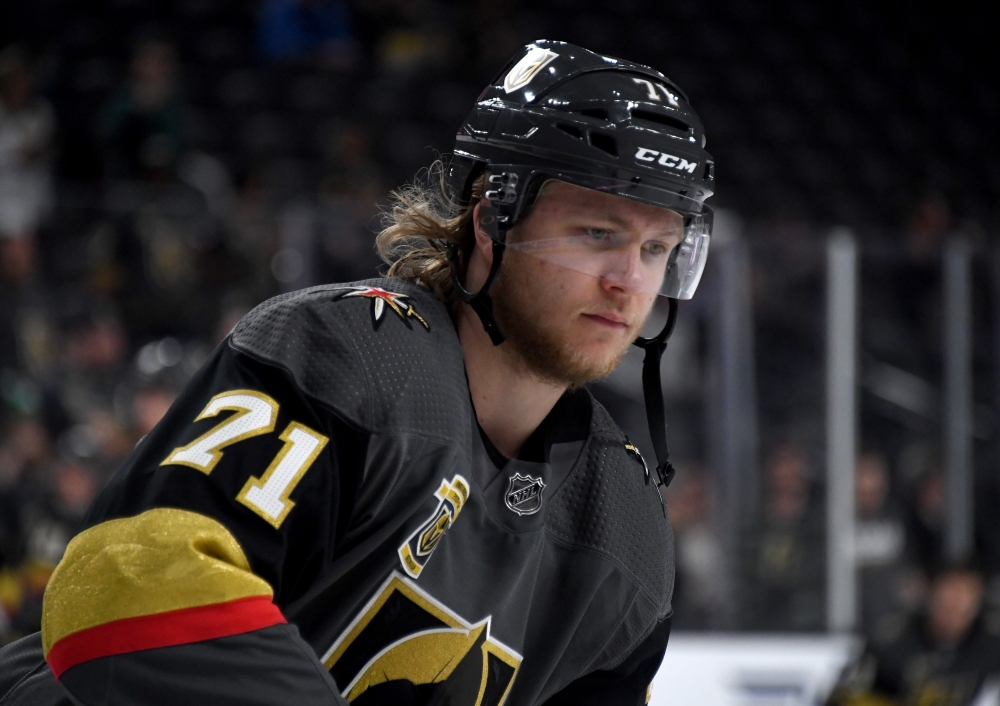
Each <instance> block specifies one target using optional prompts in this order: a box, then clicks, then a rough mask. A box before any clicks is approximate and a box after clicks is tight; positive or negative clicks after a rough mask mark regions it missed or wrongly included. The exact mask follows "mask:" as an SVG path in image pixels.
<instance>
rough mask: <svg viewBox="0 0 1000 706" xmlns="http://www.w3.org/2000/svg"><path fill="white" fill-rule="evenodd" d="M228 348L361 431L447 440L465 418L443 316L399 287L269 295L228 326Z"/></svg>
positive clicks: (417, 290)
mask: <svg viewBox="0 0 1000 706" xmlns="http://www.w3.org/2000/svg"><path fill="white" fill-rule="evenodd" d="M231 342H232V343H231V344H232V345H233V346H234V347H235V348H236V349H237V350H239V351H241V352H243V353H246V354H248V355H251V356H253V357H255V358H257V359H260V360H262V361H264V362H266V363H269V364H271V365H275V366H278V367H281V368H283V369H285V370H286V371H288V373H290V374H291V376H292V378H293V379H294V380H295V382H296V384H297V386H298V387H299V388H300V389H301V390H302V392H303V393H305V394H306V395H308V396H309V397H311V398H313V399H315V400H317V401H318V402H320V403H321V404H323V405H324V406H326V407H328V408H332V409H333V410H335V411H336V412H337V413H338V414H340V415H342V416H343V417H345V418H346V419H347V420H348V421H350V422H352V423H354V424H356V425H358V426H360V427H362V428H364V429H368V430H379V431H381V432H383V433H384V432H387V431H396V432H403V433H413V434H421V435H428V436H436V437H440V438H445V439H447V438H453V435H454V432H455V429H463V430H464V429H465V428H466V427H467V426H468V420H469V419H471V416H470V415H471V413H472V412H471V403H470V401H469V388H468V384H467V382H466V378H465V367H464V360H463V357H462V349H461V346H460V345H459V341H458V334H457V332H456V331H455V326H454V324H453V323H452V320H451V317H450V316H449V314H448V310H447V308H446V307H445V305H444V304H443V303H441V302H440V301H439V300H438V299H437V298H436V297H435V296H434V294H433V293H431V292H430V291H428V290H427V289H425V288H423V287H420V286H418V285H417V284H415V283H413V282H409V281H407V280H402V279H381V278H379V279H370V280H364V281H362V282H351V283H347V284H329V285H321V286H319V287H312V288H309V289H303V290H300V291H297V292H291V293H289V294H283V295H280V296H277V297H274V298H273V299H269V300H267V301H266V302H264V303H263V304H260V305H259V306H258V307H256V308H255V309H254V310H253V311H251V312H250V313H249V314H247V315H246V316H245V317H244V318H243V319H242V320H241V321H240V322H239V323H238V324H237V325H236V327H235V328H234V329H233V333H232V338H231ZM456 424H460V425H461V426H456Z"/></svg>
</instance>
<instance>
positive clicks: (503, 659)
mask: <svg viewBox="0 0 1000 706" xmlns="http://www.w3.org/2000/svg"><path fill="white" fill-rule="evenodd" d="M521 659H522V658H521V655H519V654H518V653H517V652H515V651H514V650H512V649H510V648H509V647H507V646H505V645H504V644H503V643H501V642H499V641H498V640H496V639H495V638H494V637H493V636H491V635H490V617H489V616H487V617H486V618H484V619H482V620H480V621H479V622H476V623H470V622H468V621H466V620H465V619H463V618H462V617H460V616H458V615H456V614H455V613H454V612H453V611H451V610H450V609H448V607H447V606H444V605H442V604H441V603H440V602H438V601H437V600H435V599H434V598H433V597H432V596H430V595H429V594H427V593H425V592H424V591H422V590H420V589H419V588H417V586H416V585H415V584H414V583H413V582H411V581H410V580H409V579H407V578H405V577H404V576H402V575H400V574H399V573H397V572H395V571H394V572H393V573H392V575H391V576H390V577H389V579H388V580H387V581H386V582H385V583H384V584H382V587H381V588H380V589H379V591H378V593H376V595H375V596H374V598H372V600H371V601H369V602H368V605H366V606H365V607H364V608H363V609H362V611H361V613H360V614H359V615H358V616H357V617H356V618H355V619H354V620H353V621H352V622H351V624H350V625H348V626H347V629H346V630H344V632H343V634H341V636H340V637H339V638H337V641H336V642H335V643H333V646H332V647H330V649H329V650H327V652H326V654H324V655H323V660H322V661H323V663H324V664H325V665H326V667H327V668H328V669H329V670H330V674H331V675H332V676H333V678H334V680H335V681H336V682H337V686H338V687H339V688H340V690H341V693H342V694H343V695H344V697H345V698H346V699H347V700H348V701H350V702H351V703H352V704H354V706H375V705H376V704H388V703H409V702H410V701H417V702H420V703H423V702H424V701H425V700H427V699H428V698H430V697H431V696H434V697H435V698H436V700H435V703H438V702H440V703H448V704H452V705H453V706H500V705H501V704H503V703H504V701H505V700H506V698H507V695H508V694H509V693H510V688H511V686H512V685H513V684H514V677H515V676H516V675H517V670H518V668H519V667H520V665H521Z"/></svg>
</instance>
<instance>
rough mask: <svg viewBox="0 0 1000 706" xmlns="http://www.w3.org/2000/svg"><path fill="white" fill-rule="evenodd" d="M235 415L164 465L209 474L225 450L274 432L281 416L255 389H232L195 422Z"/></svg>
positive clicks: (212, 402) (179, 449)
mask: <svg viewBox="0 0 1000 706" xmlns="http://www.w3.org/2000/svg"><path fill="white" fill-rule="evenodd" d="M227 410H228V411H233V412H236V414H234V415H233V416H231V417H229V418H228V419H226V420H225V421H223V422H221V423H220V424H216V425H215V426H214V427H212V428H211V429H209V430H208V431H207V432H205V433H204V434H202V435H201V436H199V437H198V438H197V439H195V440H194V441H192V442H191V443H190V444H187V445H186V446H178V447H177V448H176V449H174V450H173V451H172V452H170V455H169V456H167V457H166V458H165V459H164V460H163V462H162V463H160V465H161V466H170V465H181V466H189V467H191V468H194V469H197V470H199V471H201V472H202V473H204V474H205V475H208V474H209V473H211V472H212V469H213V468H215V466H216V464H217V463H218V462H219V461H220V460H222V449H224V448H225V447H227V446H229V445H231V444H235V443H236V442H237V441H243V440H244V439H249V438H252V437H254V436H260V435H261V434H268V433H270V432H272V431H274V421H275V419H277V417H278V403H277V402H275V401H274V400H273V399H271V398H270V397H268V396H267V395H265V394H263V393H261V392H256V391H255V390H230V391H229V392H223V393H220V394H218V395H216V396H215V397H213V398H212V399H211V400H209V403H208V404H207V405H206V406H205V409H203V410H202V411H201V414H199V415H198V416H197V417H195V418H194V420H195V421H196V422H197V421H200V420H202V419H208V418H209V417H215V416H217V415H218V414H219V412H223V411H227Z"/></svg>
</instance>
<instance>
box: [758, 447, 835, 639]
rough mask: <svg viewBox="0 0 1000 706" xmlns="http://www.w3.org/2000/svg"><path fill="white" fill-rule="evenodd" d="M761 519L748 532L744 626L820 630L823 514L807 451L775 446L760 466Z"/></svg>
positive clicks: (761, 628) (821, 622) (822, 610)
mask: <svg viewBox="0 0 1000 706" xmlns="http://www.w3.org/2000/svg"><path fill="white" fill-rule="evenodd" d="M764 472H765V477H764V480H765V496H764V501H763V518H762V519H761V521H760V522H759V524H758V526H757V527H755V528H754V529H753V530H752V531H751V532H750V533H748V535H747V539H748V540H750V543H749V546H748V551H746V552H745V556H746V558H747V559H748V560H749V561H750V562H752V563H751V565H750V566H749V567H746V569H745V571H746V573H747V578H748V579H749V580H748V581H747V584H746V585H745V586H744V587H743V592H744V604H745V613H744V620H745V622H746V627H748V628H750V629H755V630H791V631H801V630H820V629H822V628H823V625H824V616H825V606H824V602H823V578H824V553H825V552H824V543H823V524H822V513H821V511H820V510H821V508H820V506H819V503H818V498H817V497H816V494H815V493H814V491H813V488H812V487H811V483H810V479H809V475H810V474H809V461H808V458H807V456H806V453H805V452H804V451H803V450H802V449H801V448H799V447H797V446H794V445H792V444H782V445H780V446H778V447H777V448H776V449H775V450H774V451H773V452H772V453H771V454H770V455H769V456H768V458H767V462H766V463H765V467H764Z"/></svg>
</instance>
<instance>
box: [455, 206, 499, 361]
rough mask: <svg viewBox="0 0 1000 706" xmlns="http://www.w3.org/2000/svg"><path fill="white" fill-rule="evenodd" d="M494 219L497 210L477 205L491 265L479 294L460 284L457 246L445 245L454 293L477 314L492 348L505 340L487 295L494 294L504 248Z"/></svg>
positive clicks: (491, 302)
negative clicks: (490, 250) (490, 247)
mask: <svg viewBox="0 0 1000 706" xmlns="http://www.w3.org/2000/svg"><path fill="white" fill-rule="evenodd" d="M497 219H498V216H497V209H496V208H494V207H493V206H486V205H480V206H479V225H480V227H481V228H482V229H483V230H485V231H486V233H487V234H488V235H489V236H490V240H491V241H492V242H493V264H492V265H490V272H489V274H488V275H486V281H485V282H483V286H482V287H481V288H480V289H479V291H478V292H470V291H469V290H467V289H466V288H465V285H463V284H462V278H461V276H460V273H461V271H462V269H461V267H460V263H459V253H458V246H457V245H456V244H455V243H448V245H447V248H448V260H449V262H450V263H451V272H452V280H453V284H454V287H455V291H456V292H458V298H459V299H461V300H462V301H463V302H465V303H466V304H468V305H469V306H471V307H472V310H473V311H475V312H476V314H477V315H478V316H479V320H480V321H482V322H483V328H484V329H485V330H486V333H487V334H488V335H489V337H490V340H491V341H492V342H493V345H494V346H499V345H500V344H501V343H503V342H504V340H505V339H506V337H505V336H504V334H503V331H501V330H500V325H499V324H498V323H497V320H496V317H495V316H494V315H493V300H492V299H491V298H490V292H492V291H493V285H494V284H496V279H497V275H498V274H500V263H501V261H503V253H504V249H505V247H506V246H505V245H504V244H503V243H501V242H500V238H499V236H498V228H497Z"/></svg>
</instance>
